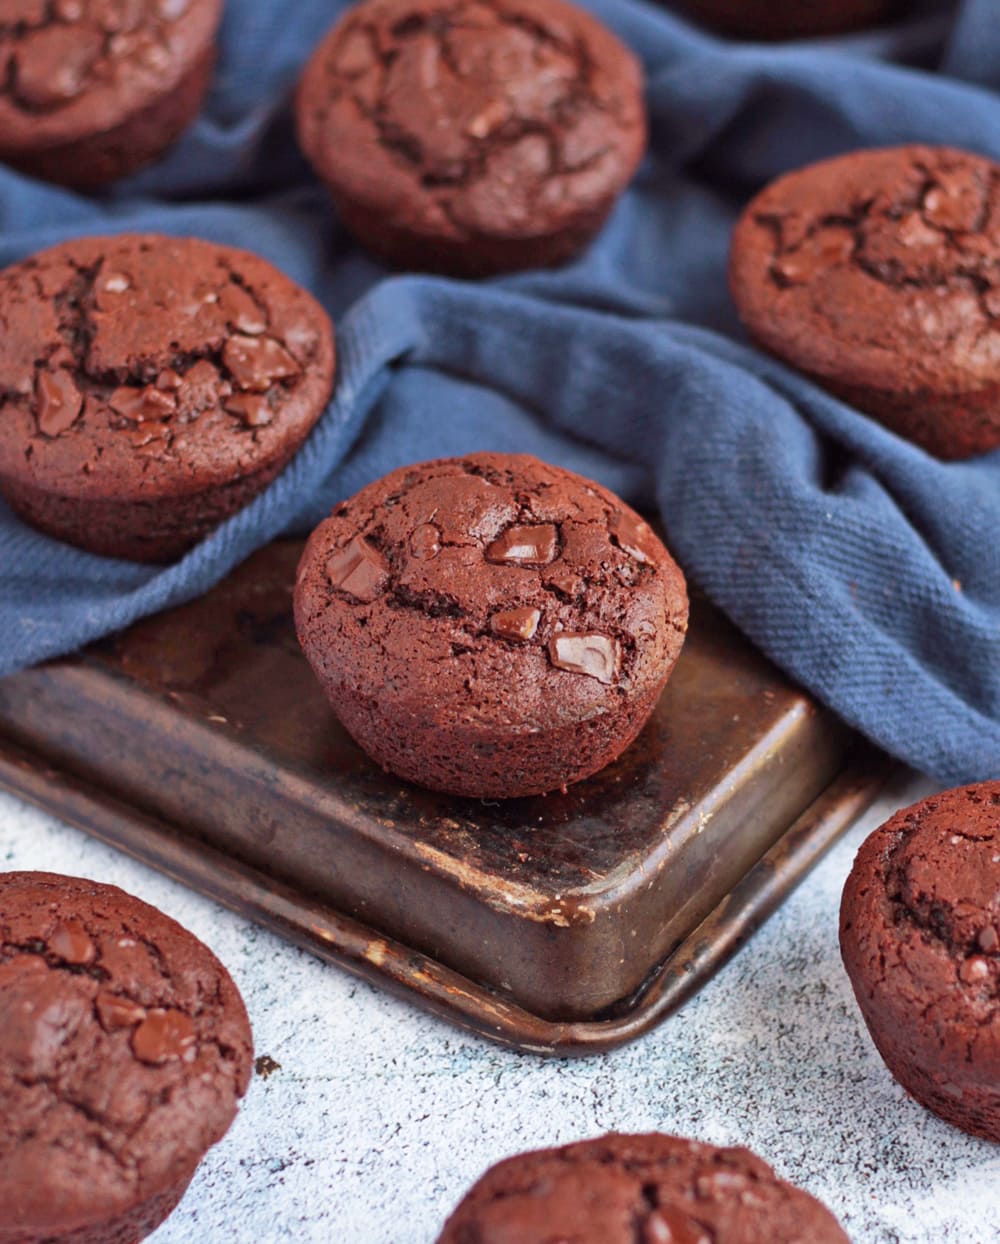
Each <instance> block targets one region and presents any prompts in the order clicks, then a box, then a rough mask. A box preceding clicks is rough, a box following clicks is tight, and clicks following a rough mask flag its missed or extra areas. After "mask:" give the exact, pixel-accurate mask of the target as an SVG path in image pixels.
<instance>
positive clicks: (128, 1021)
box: [94, 989, 146, 1032]
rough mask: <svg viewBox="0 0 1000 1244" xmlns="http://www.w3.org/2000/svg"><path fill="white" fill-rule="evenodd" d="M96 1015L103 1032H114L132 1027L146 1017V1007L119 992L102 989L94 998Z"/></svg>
mask: <svg viewBox="0 0 1000 1244" xmlns="http://www.w3.org/2000/svg"><path fill="white" fill-rule="evenodd" d="M94 1006H96V1007H97V1017H98V1019H99V1020H100V1021H101V1027H102V1028H103V1029H104V1031H105V1032H115V1031H116V1030H117V1029H120V1028H134V1027H135V1025H136V1024H138V1023H140V1022H141V1021H142V1020H144V1019H145V1018H146V1008H145V1007H144V1006H140V1005H139V1003H138V1002H133V1001H132V999H131V998H123V997H122V996H121V995H120V994H117V993H111V992H110V991H109V990H107V989H102V990H101V992H100V993H99V994H98V995H97V997H96V998H95V999H94Z"/></svg>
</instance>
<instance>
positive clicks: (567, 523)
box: [295, 454, 687, 798]
mask: <svg viewBox="0 0 1000 1244" xmlns="http://www.w3.org/2000/svg"><path fill="white" fill-rule="evenodd" d="M295 621H296V626H297V629H298V633H299V639H300V641H301V643H302V647H303V649H304V651H305V654H306V656H307V658H308V659H309V662H310V664H311V665H312V667H313V669H314V670H315V672H316V675H317V677H318V678H319V680H320V682H321V683H322V685H323V688H324V690H325V691H326V693H327V695H328V697H329V698H330V702H331V703H332V704H333V707H334V709H335V710H336V713H337V715H338V717H339V718H340V720H341V721H342V722H343V724H344V726H345V727H346V729H347V730H348V731H349V732H350V733H351V734H352V735H353V736H354V738H355V739H356V740H357V742H358V743H359V744H360V745H361V746H362V747H363V748H364V749H365V751H367V752H368V753H369V755H371V756H372V757H373V758H374V759H375V760H376V761H377V762H378V763H379V764H381V765H382V766H384V767H385V768H386V769H388V770H390V771H391V772H393V773H395V774H398V775H399V776H400V777H403V778H407V779H409V780H410V781H413V782H417V783H419V784H420V785H422V786H428V787H431V788H432V789H435V790H443V791H448V792H450V793H452V794H456V795H476V796H483V797H491V798H509V797H511V796H516V795H532V794H540V793H543V792H545V791H550V790H555V789H558V788H561V787H565V786H566V785H568V784H569V783H570V782H577V781H579V780H580V779H581V778H585V777H588V776H589V775H590V774H591V773H595V772H596V771H597V770H598V769H600V768H603V766H604V765H606V764H609V763H610V762H611V761H612V760H614V759H615V757H616V756H618V755H619V754H620V753H621V752H622V751H624V750H625V748H626V747H627V746H628V745H629V743H631V742H632V740H633V739H634V738H635V736H636V735H637V734H638V733H639V731H640V730H641V729H642V727H643V725H644V724H645V722H646V720H647V718H648V717H649V714H650V713H651V712H652V710H653V707H654V705H655V704H656V700H657V698H658V697H659V694H660V691H661V689H662V688H663V684H664V683H665V682H666V680H667V677H668V675H669V674H670V671H671V669H672V668H673V666H674V662H675V661H676V660H677V656H678V653H679V652H680V648H681V644H682V642H683V639H684V632H685V628H686V625H687V594H686V591H685V585H684V577H683V575H682V574H681V572H680V570H679V569H678V567H677V566H676V565H675V563H674V561H673V559H672V558H671V557H670V555H669V553H668V552H667V551H666V549H665V548H664V547H663V545H662V544H661V543H660V541H659V540H658V539H657V538H656V536H655V535H654V534H653V532H652V531H651V530H650V528H649V527H648V526H647V524H646V523H644V522H643V521H642V519H640V518H639V516H638V515H637V514H635V513H634V511H632V510H630V509H629V507H628V506H627V505H625V503H624V502H623V501H621V500H619V499H618V498H617V497H615V496H614V494H612V493H610V492H608V491H607V489H605V488H601V487H600V486H599V485H597V484H594V483H591V482H590V481H589V480H585V479H582V478H581V477H580V476H578V475H573V474H571V473H570V472H569V471H564V470H561V469H560V468H558V467H552V466H546V465H545V464H544V463H542V462H539V461H538V460H537V459H536V458H531V457H528V456H527V455H520V454H474V455H471V456H470V457H467V458H453V459H442V460H440V461H437V462H426V463H422V464H420V465H417V466H412V467H404V468H402V469H401V470H398V471H393V472H392V474H390V475H387V476H385V478H383V479H381V480H378V481H377V482H375V483H373V484H369V485H368V487H367V488H363V489H362V490H361V492H359V493H358V494H357V495H356V496H355V497H352V498H351V499H350V500H349V501H344V502H342V503H341V504H340V505H338V506H337V508H336V509H335V510H334V511H333V514H332V515H331V516H330V518H328V519H327V520H326V521H325V522H323V523H321V524H320V526H319V527H318V528H317V529H316V531H315V532H313V535H312V537H311V538H310V540H309V543H308V545H307V546H306V549H305V552H304V553H303V556H302V561H301V563H300V566H299V575H298V583H297V586H296V590H295Z"/></svg>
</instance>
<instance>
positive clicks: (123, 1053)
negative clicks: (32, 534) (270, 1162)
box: [0, 872, 252, 1239]
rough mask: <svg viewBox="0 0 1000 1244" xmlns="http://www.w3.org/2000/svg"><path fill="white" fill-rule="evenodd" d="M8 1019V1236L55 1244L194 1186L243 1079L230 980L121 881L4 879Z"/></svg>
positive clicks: (0, 984) (0, 1190)
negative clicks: (187, 1182)
mask: <svg viewBox="0 0 1000 1244" xmlns="http://www.w3.org/2000/svg"><path fill="white" fill-rule="evenodd" d="M0 1016H2V1018H3V1022H2V1023H0V1101H2V1102H3V1111H2V1112H0V1205H2V1206H3V1210H4V1213H3V1219H4V1221H3V1223H2V1224H0V1238H4V1239H5V1238H7V1235H6V1234H5V1232H6V1231H7V1230H13V1232H14V1234H13V1237H12V1238H14V1239H19V1238H24V1235H23V1234H22V1233H28V1234H30V1235H31V1238H36V1236H37V1237H39V1238H40V1237H41V1236H46V1235H47V1234H48V1232H49V1231H50V1230H51V1232H52V1234H53V1235H55V1234H58V1235H59V1237H60V1238H62V1235H63V1234H64V1233H67V1232H69V1231H73V1230H76V1229H78V1228H80V1229H82V1228H85V1227H87V1226H89V1225H91V1224H99V1223H101V1222H102V1221H105V1220H106V1219H108V1218H113V1217H114V1216H115V1215H116V1214H120V1213H122V1212H124V1211H125V1210H127V1209H128V1208H130V1207H131V1206H132V1205H133V1204H135V1203H136V1202H138V1201H141V1200H143V1199H145V1198H148V1197H149V1196H151V1195H154V1194H155V1193H156V1192H157V1191H158V1190H160V1189H163V1188H167V1187H169V1186H170V1185H172V1184H175V1183H176V1182H177V1181H179V1180H181V1179H184V1178H185V1177H188V1176H189V1175H190V1173H191V1171H192V1170H193V1169H194V1166H195V1165H196V1164H197V1163H198V1161H199V1160H200V1158H201V1157H202V1155H203V1153H204V1152H205V1150H206V1149H207V1148H208V1147H209V1146H210V1145H212V1144H214V1143H215V1142H216V1141H217V1140H219V1139H220V1138H221V1137H222V1136H223V1135H224V1133H225V1132H226V1130H227V1129H228V1127H229V1125H230V1123H231V1122H232V1120H233V1117H234V1116H235V1113H236V1102H237V1099H238V1098H239V1097H242V1095H243V1094H244V1092H245V1091H246V1088H247V1084H248V1082H249V1078H250V1069H251V1058H252V1045H251V1034H250V1026H249V1022H248V1020H247V1015H246V1010H245V1008H244V1006H243V1002H242V999H241V998H240V995H239V993H238V992H237V989H236V986H235V985H234V984H233V982H232V980H231V978H230V976H229V974H228V972H227V971H226V969H225V968H224V967H223V966H222V964H221V963H219V961H218V960H217V959H216V958H215V956H214V955H213V954H212V953H211V951H210V950H208V948H207V947H206V946H204V945H202V943H201V942H199V941H198V940H197V939H196V938H195V937H193V936H192V935H191V934H190V933H188V932H187V931H186V930H184V929H183V928H181V926H180V925H178V924H176V923H175V922H174V921H173V920H171V919H169V917H167V916H165V915H163V913H162V912H159V911H157V910H156V909H155V908H153V907H150V906H149V905H148V904H146V903H143V902H141V901H140V900H139V899H136V898H133V897H131V896H130V895H128V894H125V893H124V892H123V891H121V890H119V889H116V888H115V887H114V886H106V885H100V884H98V883H97V882H93V881H84V880H80V879H77V878H72V877H60V876H56V875H54V874H51V873H17V872H14V873H4V874H0Z"/></svg>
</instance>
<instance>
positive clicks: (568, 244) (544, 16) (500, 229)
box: [297, 0, 646, 276]
mask: <svg viewBox="0 0 1000 1244" xmlns="http://www.w3.org/2000/svg"><path fill="white" fill-rule="evenodd" d="M297 111H298V128H299V139H300V142H301V144H302V148H303V150H304V151H305V153H306V155H307V157H308V158H309V160H310V162H311V163H312V164H313V166H314V167H315V169H316V171H317V173H318V174H319V176H320V177H321V178H322V179H323V181H324V182H325V183H326V184H327V186H328V187H329V190H330V193H331V195H332V196H333V200H334V202H335V204H336V206H337V208H338V209H339V211H340V214H341V216H342V218H343V220H344V222H345V223H346V224H347V226H348V228H350V229H351V230H352V231H353V232H354V233H355V235H356V236H357V237H358V238H359V239H360V241H361V242H362V243H363V244H364V245H365V246H367V247H368V248H369V249H370V250H372V251H374V252H375V254H377V255H379V256H381V257H382V258H383V259H385V260H387V261H388V262H389V263H391V264H394V265H396V266H398V267H404V268H417V269H425V270H429V271H435V272H444V273H453V274H456V275H460V276H484V275H489V274H490V273H497V272H508V271H512V270H514V269H518V268H534V267H548V266H551V265H554V264H560V263H563V262H564V261H565V260H567V259H569V258H571V257H572V256H573V255H575V254H576V253H577V252H578V251H579V250H580V249H581V248H582V247H584V246H585V245H586V243H587V242H589V241H590V239H591V238H592V237H593V236H594V234H595V233H596V232H597V231H598V230H599V229H600V227H601V225H602V224H603V223H604V221H605V219H606V217H607V216H608V213H609V212H610V211H611V208H612V206H613V205H614V202H615V200H616V199H617V198H618V196H619V195H620V194H621V192H622V191H623V190H624V188H625V186H626V185H627V184H628V182H629V181H630V179H631V177H632V175H633V173H634V172H635V170H636V168H637V167H638V164H639V161H640V160H641V159H642V155H643V152H644V150H645V145H646V116H645V109H644V105H643V98H642V72H641V69H640V67H639V63H638V61H637V60H636V58H635V57H634V56H633V55H632V54H631V52H629V51H628V50H627V49H626V48H625V47H624V46H623V45H622V44H621V43H619V41H618V40H617V39H616V38H615V37H614V35H612V34H611V32H610V31H608V30H606V29H605V28H604V27H603V26H602V25H600V23H599V22H597V21H596V20H595V19H594V18H592V17H590V16H589V15H588V14H586V13H584V12H582V11H581V10H580V9H577V8H575V7H574V6H572V5H570V4H566V3H564V0H364V2H363V3H361V4H359V5H357V6H356V7H354V8H353V9H350V10H349V11H348V12H347V13H346V14H345V15H344V16H343V17H342V18H341V20H340V21H339V22H338V23H337V25H336V26H334V28H333V30H332V31H331V32H330V34H329V35H328V36H327V38H326V39H325V40H324V41H323V42H322V43H321V44H320V46H319V48H318V49H317V50H316V52H315V54H314V55H313V57H312V59H311V61H310V62H309V65H308V67H307V69H306V71H305V74H304V76H303V78H302V82H301V85H300V88H299V95H298V106H297Z"/></svg>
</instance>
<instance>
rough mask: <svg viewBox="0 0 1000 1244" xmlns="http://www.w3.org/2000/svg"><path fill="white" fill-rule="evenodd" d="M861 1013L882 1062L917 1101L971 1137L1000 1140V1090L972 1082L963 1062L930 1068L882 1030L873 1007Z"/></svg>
mask: <svg viewBox="0 0 1000 1244" xmlns="http://www.w3.org/2000/svg"><path fill="white" fill-rule="evenodd" d="M858 1005H859V1006H861V1000H860V999H859V1003H858ZM861 1013H862V1015H863V1016H864V1020H865V1024H866V1025H867V1027H868V1031H869V1033H870V1034H871V1038H872V1040H873V1041H874V1043H875V1046H876V1048H877V1049H878V1052H879V1053H880V1054H881V1055H882V1061H883V1062H884V1063H885V1065H886V1066H887V1067H888V1069H889V1071H890V1072H891V1073H892V1076H893V1079H894V1080H896V1081H897V1082H898V1083H899V1084H901V1085H902V1086H903V1088H904V1089H906V1091H907V1092H908V1093H909V1094H910V1096H911V1097H912V1098H913V1099H914V1101H916V1102H918V1103H919V1104H920V1105H921V1106H923V1107H924V1109H925V1110H929V1111H930V1112H931V1113H932V1114H936V1115H937V1116H938V1118H939V1119H943V1120H944V1121H945V1123H950V1124H951V1126H952V1127H957V1128H960V1129H961V1130H962V1131H963V1132H968V1133H969V1134H970V1135H971V1136H981V1137H982V1138H983V1139H984V1140H993V1141H1000V1090H990V1089H989V1088H988V1087H987V1086H986V1085H984V1084H983V1082H982V1081H981V1080H979V1081H975V1082H970V1081H969V1080H968V1079H967V1078H966V1077H965V1074H964V1066H965V1064H964V1063H963V1064H959V1063H958V1062H957V1061H950V1060H947V1059H945V1058H944V1057H942V1059H941V1061H940V1062H939V1063H937V1064H936V1065H935V1066H934V1068H933V1070H930V1069H928V1067H927V1066H926V1065H925V1064H923V1063H922V1061H921V1060H918V1059H916V1058H914V1054H913V1051H912V1050H909V1049H906V1048H904V1047H903V1046H902V1045H900V1044H899V1043H898V1042H896V1041H894V1040H893V1039H892V1038H891V1037H890V1036H888V1034H887V1033H886V1032H885V1031H883V1030H882V1029H881V1028H880V1026H879V1021H878V1018H877V1017H876V1016H875V1015H874V1014H873V1012H872V1008H871V1007H867V1008H866V1007H864V1006H861Z"/></svg>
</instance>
